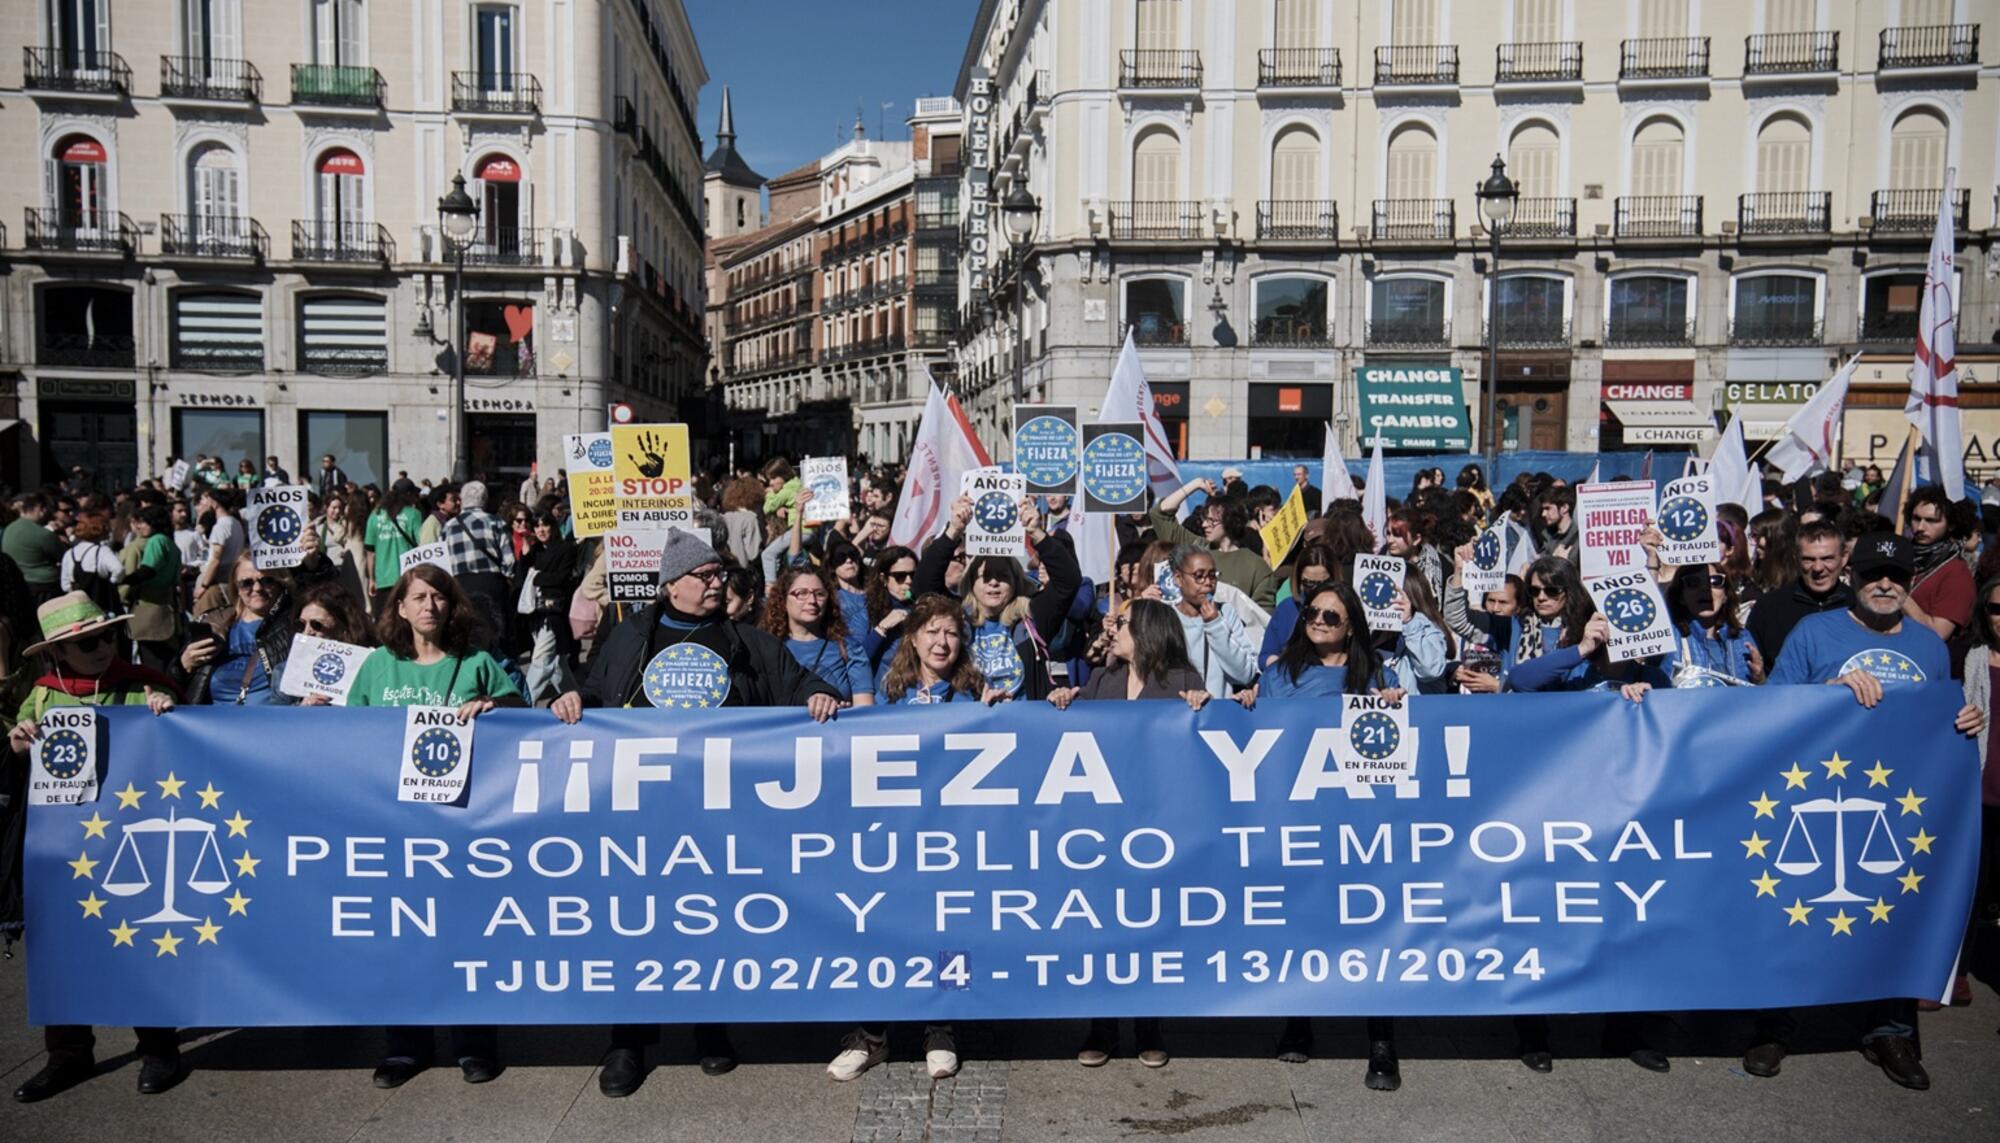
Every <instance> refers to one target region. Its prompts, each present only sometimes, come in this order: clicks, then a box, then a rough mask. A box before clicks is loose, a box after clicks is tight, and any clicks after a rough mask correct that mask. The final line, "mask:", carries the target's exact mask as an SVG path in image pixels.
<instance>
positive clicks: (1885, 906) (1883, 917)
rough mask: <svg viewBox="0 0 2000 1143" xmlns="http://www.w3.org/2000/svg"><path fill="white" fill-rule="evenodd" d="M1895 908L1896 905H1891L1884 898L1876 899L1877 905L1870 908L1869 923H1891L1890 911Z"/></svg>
mask: <svg viewBox="0 0 2000 1143" xmlns="http://www.w3.org/2000/svg"><path fill="white" fill-rule="evenodd" d="M1893 908H1895V906H1894V905H1891V904H1889V903H1888V902H1887V901H1884V900H1883V899H1882V898H1880V897H1877V898H1875V903H1874V904H1873V905H1870V906H1868V923H1869V924H1871V925H1873V924H1875V923H1877V922H1881V923H1883V924H1887V923H1888V921H1889V910H1891V909H1893Z"/></svg>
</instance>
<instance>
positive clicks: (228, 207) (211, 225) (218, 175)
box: [188, 143, 245, 239]
mask: <svg viewBox="0 0 2000 1143" xmlns="http://www.w3.org/2000/svg"><path fill="white" fill-rule="evenodd" d="M242 195H243V174H242V171H241V170H240V169H239V168H238V167H237V165H236V153H235V152H234V151H231V150H230V149H229V148H227V147H225V146H223V145H221V144H220V143H209V144H207V145H205V146H203V147H202V148H201V149H199V150H197V151H196V152H195V153H194V155H193V157H192V158H191V159H190V160H189V162H188V213H189V214H191V215H193V217H192V218H190V219H189V220H188V222H189V226H188V229H189V231H190V232H191V233H193V234H194V235H195V236H196V237H197V238H209V239H237V238H242V237H243V231H244V229H245V224H244V222H243V198H242Z"/></svg>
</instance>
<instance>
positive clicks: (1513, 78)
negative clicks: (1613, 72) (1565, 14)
mask: <svg viewBox="0 0 2000 1143" xmlns="http://www.w3.org/2000/svg"><path fill="white" fill-rule="evenodd" d="M1493 78H1494V79H1495V80H1496V81H1498V82H1500V83H1549V82H1555V81H1562V80H1578V79H1582V78H1583V43H1582V42H1581V41H1578V40H1568V41H1558V42H1555V43H1546V44H1500V45H1497V46H1496V47H1495V48H1494V49H1493Z"/></svg>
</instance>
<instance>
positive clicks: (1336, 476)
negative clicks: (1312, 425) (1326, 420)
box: [1319, 424, 1360, 512]
mask: <svg viewBox="0 0 2000 1143" xmlns="http://www.w3.org/2000/svg"><path fill="white" fill-rule="evenodd" d="M1319 486H1320V488H1321V489H1322V491H1321V493H1320V498H1319V505H1320V510H1321V511H1322V512H1324V511H1325V510H1326V506H1327V505H1328V504H1331V503H1333V502H1334V501H1336V500H1358V499H1360V497H1359V496H1357V495H1356V494H1355V491H1354V475H1353V474H1352V473H1350V472H1348V471H1347V458H1346V457H1344V456H1342V455H1340V434H1338V433H1336V432H1334V431H1333V426H1332V425H1331V424H1329V425H1327V426H1326V450H1325V452H1324V454H1323V455H1322V456H1321V459H1320V474H1319Z"/></svg>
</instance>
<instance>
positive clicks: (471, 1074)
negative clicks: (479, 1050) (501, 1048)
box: [458, 1056, 500, 1083]
mask: <svg viewBox="0 0 2000 1143" xmlns="http://www.w3.org/2000/svg"><path fill="white" fill-rule="evenodd" d="M458 1071H459V1074H460V1075H462V1076H464V1077H465V1082H466V1083H492V1082H493V1080H494V1079H495V1078H496V1077H498V1076H499V1075H500V1064H499V1062H498V1061H496V1060H489V1059H485V1058H483V1057H480V1056H467V1057H465V1058H464V1059H462V1060H460V1061H458Z"/></svg>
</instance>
